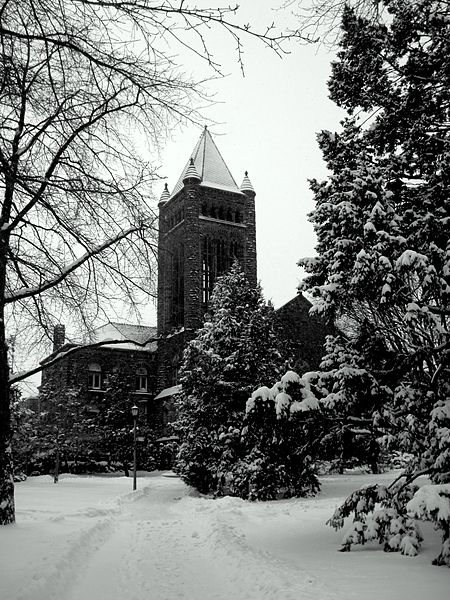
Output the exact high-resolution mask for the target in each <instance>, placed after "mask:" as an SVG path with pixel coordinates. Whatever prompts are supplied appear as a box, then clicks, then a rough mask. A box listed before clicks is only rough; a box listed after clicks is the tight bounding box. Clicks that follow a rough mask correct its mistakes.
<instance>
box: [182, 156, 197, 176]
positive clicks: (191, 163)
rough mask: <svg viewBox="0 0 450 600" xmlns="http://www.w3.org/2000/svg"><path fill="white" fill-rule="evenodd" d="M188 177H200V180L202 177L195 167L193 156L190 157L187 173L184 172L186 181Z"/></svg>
mask: <svg viewBox="0 0 450 600" xmlns="http://www.w3.org/2000/svg"><path fill="white" fill-rule="evenodd" d="M186 179H199V180H201V177H200V175H199V174H198V173H197V169H196V168H195V164H194V159H193V158H192V157H191V158H190V159H189V166H188V168H187V171H186V173H185V174H184V177H183V181H186Z"/></svg>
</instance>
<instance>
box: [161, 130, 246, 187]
mask: <svg viewBox="0 0 450 600" xmlns="http://www.w3.org/2000/svg"><path fill="white" fill-rule="evenodd" d="M191 158H192V159H193V161H194V167H195V171H196V173H197V174H198V176H199V177H200V179H201V185H202V186H203V187H209V188H215V189H219V190H225V191H227V192H234V193H236V194H242V192H241V191H240V189H239V187H238V186H237V184H236V182H235V180H234V179H233V176H232V174H231V173H230V170H229V168H228V167H227V165H226V164H225V161H224V160H223V158H222V155H221V154H220V152H219V149H218V148H217V146H216V144H215V142H214V140H213V139H212V136H211V134H210V133H209V131H208V129H207V127H205V129H204V130H203V132H202V134H201V136H200V139H199V140H198V142H197V144H196V146H195V148H194V150H193V151H192V154H191V156H190V157H189V160H188V161H187V163H186V166H185V167H184V169H183V171H182V173H181V175H180V178H179V179H178V182H177V184H176V186H175V187H174V188H173V191H172V195H171V197H173V196H175V195H176V194H178V192H179V191H180V190H181V189H182V188H183V180H184V179H185V177H186V173H187V171H188V169H189V167H190V164H191Z"/></svg>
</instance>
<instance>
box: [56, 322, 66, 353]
mask: <svg viewBox="0 0 450 600" xmlns="http://www.w3.org/2000/svg"><path fill="white" fill-rule="evenodd" d="M65 341H66V326H65V325H55V327H54V329H53V352H56V351H57V350H59V349H60V348H61V347H62V346H64V342H65Z"/></svg>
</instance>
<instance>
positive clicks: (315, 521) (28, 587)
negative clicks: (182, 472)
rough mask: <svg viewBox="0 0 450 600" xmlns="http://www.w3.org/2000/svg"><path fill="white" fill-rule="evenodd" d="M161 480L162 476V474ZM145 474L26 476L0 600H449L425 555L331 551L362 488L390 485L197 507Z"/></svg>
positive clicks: (2, 563)
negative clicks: (331, 522) (337, 519)
mask: <svg viewBox="0 0 450 600" xmlns="http://www.w3.org/2000/svg"><path fill="white" fill-rule="evenodd" d="M165 475H169V474H165ZM165 475H164V474H158V473H152V474H147V476H146V477H142V478H139V482H138V487H139V489H138V491H137V492H130V487H131V480H130V479H128V478H126V477H109V478H108V477H76V476H63V477H62V478H61V480H60V483H59V484H58V485H54V484H53V483H52V482H51V478H50V477H47V476H42V477H35V478H33V477H31V478H29V479H28V480H27V481H26V482H23V483H20V484H18V485H17V488H16V496H17V524H16V525H14V526H10V527H6V528H1V529H0V600H141V599H142V600H360V599H361V598H365V600H379V598H383V600H423V598H424V597H428V598H430V599H432V600H441V599H442V600H447V598H448V597H449V596H448V590H449V588H450V569H445V568H437V567H433V566H432V565H431V559H432V558H433V557H434V556H435V555H436V554H437V552H438V547H439V538H438V537H437V535H436V534H435V532H433V531H432V529H431V527H426V528H425V534H426V535H425V542H424V548H423V552H422V553H421V554H420V555H419V556H417V557H414V558H406V557H403V556H400V555H398V554H396V555H392V554H391V555H390V554H386V553H384V552H382V551H381V550H380V548H379V547H378V546H377V545H376V544H374V545H372V546H371V545H367V546H366V547H364V548H361V547H359V548H355V549H354V550H353V551H352V552H350V553H340V552H337V551H336V550H337V548H338V547H339V542H340V539H341V536H342V532H339V533H336V532H334V531H333V530H332V529H330V527H327V526H326V525H325V523H326V520H327V519H328V518H329V517H330V515H331V514H332V512H333V509H334V508H335V506H337V505H338V504H339V503H340V502H341V501H342V499H343V498H345V497H346V496H347V495H348V494H349V493H350V492H351V491H353V490H354V489H357V488H358V487H360V486H361V485H367V484H368V483H373V482H374V480H376V481H379V482H382V481H383V482H387V481H391V479H392V474H384V475H376V476H373V475H367V474H349V475H344V476H330V477H326V478H323V479H322V483H323V487H322V492H321V493H320V494H319V495H318V496H317V497H316V498H293V499H291V500H282V501H278V502H255V503H250V502H245V501H243V500H240V499H239V498H230V497H225V498H220V499H217V500H213V499H211V498H206V497H199V496H197V495H194V494H192V493H191V492H190V490H189V488H188V487H187V486H185V485H184V484H183V483H182V482H181V481H180V480H179V479H177V478H176V477H173V476H165Z"/></svg>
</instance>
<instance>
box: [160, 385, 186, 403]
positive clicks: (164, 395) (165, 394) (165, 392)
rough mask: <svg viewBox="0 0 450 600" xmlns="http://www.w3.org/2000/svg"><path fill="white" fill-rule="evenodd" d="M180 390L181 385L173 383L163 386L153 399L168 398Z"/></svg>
mask: <svg viewBox="0 0 450 600" xmlns="http://www.w3.org/2000/svg"><path fill="white" fill-rule="evenodd" d="M180 392H181V385H173V386H172V387H168V388H165V389H164V390H162V392H159V394H158V395H157V396H155V400H161V398H170V397H171V396H175V394H179V393H180Z"/></svg>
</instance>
